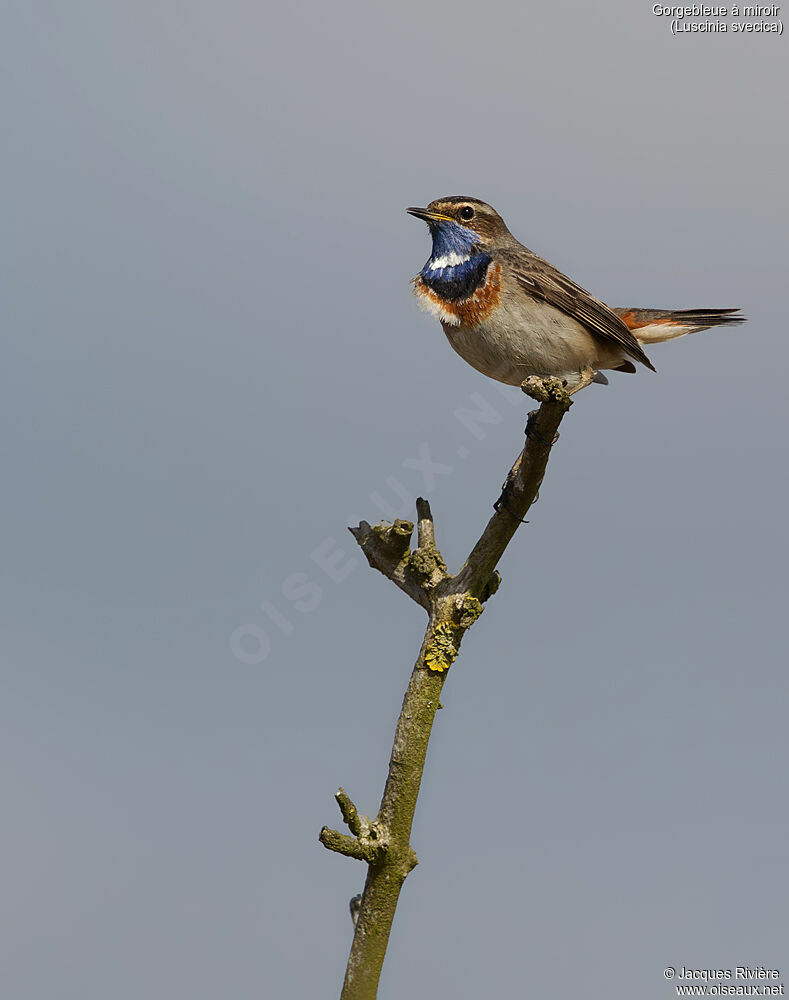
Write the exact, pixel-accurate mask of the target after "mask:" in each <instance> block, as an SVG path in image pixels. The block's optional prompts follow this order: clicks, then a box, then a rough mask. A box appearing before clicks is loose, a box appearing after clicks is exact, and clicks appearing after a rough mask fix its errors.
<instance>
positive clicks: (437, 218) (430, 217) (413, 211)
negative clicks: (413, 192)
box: [406, 208, 453, 222]
mask: <svg viewBox="0 0 789 1000" xmlns="http://www.w3.org/2000/svg"><path fill="white" fill-rule="evenodd" d="M406 212H408V214H409V215H415V216H416V217H417V219H424V220H425V222H452V221H453V219H452V218H450V216H448V215H442V214H441V212H431V211H429V210H428V209H426V208H407V209H406Z"/></svg>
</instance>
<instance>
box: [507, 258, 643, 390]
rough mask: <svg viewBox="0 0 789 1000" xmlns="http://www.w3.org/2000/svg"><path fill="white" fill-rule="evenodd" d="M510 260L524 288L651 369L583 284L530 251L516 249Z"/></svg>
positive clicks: (626, 331) (612, 315) (635, 343)
mask: <svg viewBox="0 0 789 1000" xmlns="http://www.w3.org/2000/svg"><path fill="white" fill-rule="evenodd" d="M527 254H528V256H527ZM511 263H512V271H513V274H514V275H515V278H516V280H517V281H518V283H519V284H520V286H521V287H522V288H523V290H524V291H525V292H527V293H528V294H529V295H531V296H533V297H534V298H535V299H540V300H542V301H543V302H547V303H548V304H549V305H552V306H555V307H556V308H557V309H561V310H562V312H564V313H567V315H568V316H572V318H573V319H574V320H577V321H578V322H579V323H582V324H583V325H584V326H585V327H586V329H587V330H589V331H590V332H591V333H594V334H597V335H598V336H600V337H604V338H605V339H606V340H613V341H614V342H615V343H616V344H618V345H619V346H620V347H622V348H624V349H625V351H627V353H628V354H629V355H630V356H631V357H633V358H635V359H636V361H640V362H641V364H642V365H646V366H647V368H651V369H652V371H655V368H654V366H653V364H652V362H651V361H650V360H649V358H648V357H647V356H646V354H644V351H643V350H642V348H641V345H640V344H639V342H638V341H637V340H636V338H635V337H634V336H633V334H632V333H631V332H630V330H629V329H628V328H627V326H626V325H625V323H623V322H622V320H621V319H620V318H619V316H617V315H616V313H615V312H613V311H612V310H611V309H609V308H608V306H606V305H604V304H603V303H602V302H600V301H599V299H596V298H595V297H594V296H593V295H591V294H590V293H589V292H587V291H586V289H585V288H581V286H580V285H576V283H575V282H574V281H571V280H570V278H568V277H566V275H564V274H562V272H561V271H559V270H558V269H557V268H555V267H554V266H553V264H549V263H548V261H547V260H543V259H542V257H538V256H537V254H535V253H532V252H531V251H527V252H526V253H525V254H524V253H523V252H521V253H519V254H518V257H517V259H516V260H512V261H511Z"/></svg>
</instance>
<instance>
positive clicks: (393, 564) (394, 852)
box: [319, 373, 591, 1000]
mask: <svg viewBox="0 0 789 1000" xmlns="http://www.w3.org/2000/svg"><path fill="white" fill-rule="evenodd" d="M589 378H591V373H589ZM584 384H585V383H584ZM523 390H524V392H526V393H528V394H529V395H530V396H532V397H533V398H535V399H537V400H538V402H540V404H541V405H540V408H539V410H536V411H534V412H533V413H531V414H529V423H528V426H527V428H526V443H525V446H524V448H523V451H522V452H521V454H520V455H519V456H518V459H517V460H516V462H515V464H514V465H513V467H512V469H511V470H510V473H509V475H508V477H507V482H506V483H505V485H504V488H503V491H502V495H501V497H500V498H499V500H498V501H497V503H496V505H495V506H496V511H495V513H494V515H493V517H491V519H490V521H489V522H488V524H487V526H486V528H485V530H484V531H483V532H482V535H481V536H480V538H479V540H478V541H477V543H476V545H475V546H474V548H473V549H472V550H471V553H470V554H469V557H468V559H467V560H466V562H465V563H464V565H463V567H462V569H461V570H460V571H459V572H458V573H457V575H455V576H451V575H450V574H449V573H448V571H447V568H446V565H445V563H444V560H443V559H442V557H441V553H440V552H439V550H438V548H437V547H436V542H435V528H434V524H433V517H432V514H431V512H430V505H429V504H428V502H427V501H426V500H423V499H421V498H420V499H419V500H417V546H416V548H415V549H414V550H413V551H410V552H409V544H410V540H411V536H412V533H413V529H414V526H413V524H411V522H410V521H395V522H394V524H379V525H375V526H371V525H369V524H368V523H367V522H366V521H362V523H361V524H360V525H359V527H358V528H352V529H351V533H352V534H353V536H354V538H356V540H357V542H358V543H359V545H360V547H361V548H362V551H363V552H364V554H365V555H366V556H367V560H368V562H369V563H370V565H371V566H373V567H374V568H375V569H377V570H379V571H380V572H381V573H383V574H384V575H385V576H387V577H388V578H389V579H390V580H391V581H392V582H393V583H394V584H395V585H396V586H398V587H399V588H400V589H401V590H403V591H405V593H407V594H408V595H409V597H411V598H412V599H413V600H415V601H416V602H417V603H418V604H420V605H421V606H422V607H424V608H425V609H426V610H427V612H428V615H429V619H428V624H427V630H426V632H425V636H424V639H423V640H422V647H421V649H420V651H419V656H418V657H417V660H416V664H415V665H414V669H413V672H412V674H411V680H410V681H409V684H408V688H407V690H406V693H405V697H404V699H403V706H402V709H401V711H400V717H399V719H398V721H397V727H396V729H395V737H394V745H393V747H392V755H391V758H390V761H389V775H388V777H387V780H386V785H385V787H384V792H383V797H382V798H381V804H380V807H379V810H378V816H377V817H376V819H375V820H374V821H372V822H371V821H369V820H367V818H366V817H360V816H359V814H358V812H357V810H356V807H355V806H354V805H353V803H352V802H351V800H350V799H349V798H348V796H347V795H346V794H345V792H344V791H343V790H342V789H340V790H339V792H338V793H337V796H336V798H337V802H338V804H339V805H340V810H341V812H342V815H343V819H344V820H345V822H346V823H347V824H348V827H349V829H350V830H351V832H352V833H353V834H354V836H353V837H348V836H346V835H345V834H341V833H338V832H337V831H336V830H329V829H328V828H327V827H324V828H323V830H321V833H320V837H319V839H320V841H321V843H322V844H324V846H325V847H327V848H328V849H329V850H332V851H337V852H338V853H340V854H346V855H348V856H349V857H353V858H360V859H362V860H365V861H367V863H368V866H369V867H368V871H367V880H366V882H365V887H364V892H363V893H362V899H361V903H360V909H359V915H358V918H357V920H356V927H355V932H354V938H353V944H352V945H351V953H350V956H349V958H348V965H347V968H346V972H345V983H344V985H343V990H342V1000H375V997H376V995H377V989H378V980H379V977H380V974H381V967H382V966H383V961H384V956H385V954H386V947H387V943H388V940H389V933H390V930H391V927H392V921H393V919H394V914H395V909H396V907H397V901H398V898H399V895H400V889H401V888H402V885H403V882H405V879H406V877H407V876H408V873H409V872H410V871H411V870H412V869H413V867H414V866H415V865H416V863H417V858H416V854H415V853H414V851H413V848H412V847H411V843H410V838H411V827H412V824H413V819H414V812H415V810H416V803H417V797H418V795H419V788H420V785H421V782H422V773H423V770H424V765H425V756H426V754H427V746H428V742H429V740H430V733H431V730H432V727H433V721H434V719H435V714H436V711H437V710H438V708H439V707H440V703H439V696H440V694H441V689H442V687H443V685H444V682H445V680H446V677H447V672H448V670H449V667H450V666H451V665H452V663H453V661H454V659H455V657H456V656H457V653H458V650H459V648H460V643H461V641H462V639H463V636H464V635H465V633H466V631H467V630H468V629H469V628H470V627H471V625H472V624H473V623H474V622H475V621H476V620H477V618H478V617H479V616H480V614H482V611H483V602H485V601H486V600H487V599H488V598H489V597H490V596H491V595H492V594H494V593H495V592H496V590H497V589H498V586H499V583H500V582H501V577H500V576H499V574H498V573H497V572H496V565H497V563H498V561H499V559H500V558H501V556H502V554H503V553H504V550H505V549H506V547H507V545H508V544H509V542H510V540H511V539H512V537H513V535H514V534H515V532H516V531H517V529H518V526H519V525H520V523H521V522H522V520H523V519H524V517H525V515H526V513H527V511H528V510H529V507H531V505H532V504H533V503H534V501H535V499H536V497H537V493H538V490H539V488H540V484H541V483H542V479H543V476H544V475H545V468H546V465H547V462H548V458H549V456H550V453H551V448H552V447H553V445H554V443H555V441H556V440H557V436H558V435H557V429H558V427H559V424H560V423H561V420H562V417H563V416H564V414H565V413H566V412H567V410H568V409H569V408H570V405H571V400H570V396H569V393H568V392H567V390H566V389H565V388H564V386H563V384H562V383H561V382H560V381H559V380H558V379H536V378H534V379H527V381H526V382H525V383H524V385H523Z"/></svg>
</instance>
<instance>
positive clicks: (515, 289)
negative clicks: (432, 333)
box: [406, 197, 744, 392]
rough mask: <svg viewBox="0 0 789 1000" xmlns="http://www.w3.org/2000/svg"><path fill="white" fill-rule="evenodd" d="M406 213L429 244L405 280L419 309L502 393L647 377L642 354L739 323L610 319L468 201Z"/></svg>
mask: <svg viewBox="0 0 789 1000" xmlns="http://www.w3.org/2000/svg"><path fill="white" fill-rule="evenodd" d="M406 211H408V212H409V213H410V214H411V215H415V216H416V217H417V218H419V219H424V221H425V222H426V223H427V224H428V227H429V228H430V235H431V236H432V238H433V251H432V253H431V255H430V259H429V260H428V262H427V263H426V264H425V266H424V267H423V268H422V270H421V271H420V272H419V274H418V275H417V276H416V278H414V292H415V294H416V296H417V298H418V299H419V303H420V305H421V306H423V307H424V308H425V309H426V310H427V311H428V312H430V313H432V314H433V315H435V316H437V317H438V319H439V320H441V325H442V326H443V328H444V333H445V334H446V335H447V339H448V340H449V342H450V344H451V345H452V347H453V348H454V349H455V350H456V351H457V353H458V354H459V355H460V356H461V358H463V359H464V360H465V361H467V362H468V363H469V364H470V365H472V367H474V368H476V369H477V371H480V372H482V374H483V375H488V376H490V378H494V379H497V380H498V381H499V382H505V383H507V384H508V385H520V384H521V383H522V382H523V380H524V379H525V378H526V377H527V376H529V375H538V376H547V375H554V376H557V377H559V378H561V379H563V380H564V381H565V383H566V385H567V387H568V389H569V390H570V391H571V392H572V391H575V390H576V389H579V388H582V387H583V386H584V385H587V384H588V383H589V381H594V382H602V383H603V384H607V382H608V379H607V378H606V377H605V375H603V374H602V370H603V369H613V370H614V371H619V372H634V371H635V370H636V366H635V364H634V362H635V361H637V362H639V363H640V364H642V365H646V367H647V368H650V369H651V370H652V371H655V368H654V366H653V365H652V363H651V362H650V360H649V358H648V357H647V356H646V354H645V353H644V348H643V346H642V345H644V344H657V343H659V342H660V341H663V340H672V339H673V338H674V337H682V336H684V334H686V333H695V332H696V331H698V330H706V329H708V328H709V327H711V326H732V325H734V324H736V323H742V322H743V320H744V317H743V316H742V315H740V314H739V309H680V310H673V311H672V310H665V309H632V308H624V309H623V308H617V309H611V308H609V307H608V306H606V305H604V304H603V303H602V302H600V300H599V299H596V298H595V297H594V296H593V295H591V294H590V293H589V292H587V291H586V289H584V288H581V286H580V285H576V283H575V282H574V281H572V280H571V279H570V278H568V277H566V276H565V275H564V274H562V272H561V271H559V270H558V269H557V268H555V267H554V266H553V265H552V264H549V263H548V261H547V260H543V259H542V257H538V256H537V254H536V253H533V252H532V251H531V250H528V249H527V248H526V247H525V246H523V244H521V243H519V242H518V241H517V240H516V239H515V237H514V236H513V235H512V233H510V231H509V229H507V227H506V225H505V224H504V220H503V219H502V218H501V216H500V215H499V214H498V212H496V211H495V210H494V209H493V208H491V207H490V205H486V204H485V202H484V201H478V200H477V199H476V198H466V197H451V198H439V199H437V200H436V201H431V202H430V204H429V205H428V206H427V208H409V209H406Z"/></svg>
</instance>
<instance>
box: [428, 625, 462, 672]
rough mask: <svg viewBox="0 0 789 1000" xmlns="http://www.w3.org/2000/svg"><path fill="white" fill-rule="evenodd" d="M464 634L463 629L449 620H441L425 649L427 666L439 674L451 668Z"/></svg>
mask: <svg viewBox="0 0 789 1000" xmlns="http://www.w3.org/2000/svg"><path fill="white" fill-rule="evenodd" d="M462 635H463V629H461V628H458V626H457V625H451V624H450V623H449V622H441V623H440V624H439V625H437V626H436V628H435V630H434V632H433V636H432V638H431V640H430V643H429V644H428V647H427V649H426V650H425V666H426V667H427V669H428V670H433V671H435V672H436V673H437V674H441V673H443V672H444V671H445V670H449V668H450V667H451V666H452V664H453V662H454V660H455V657H456V656H457V655H458V646H459V645H460V639H461V637H462Z"/></svg>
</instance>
